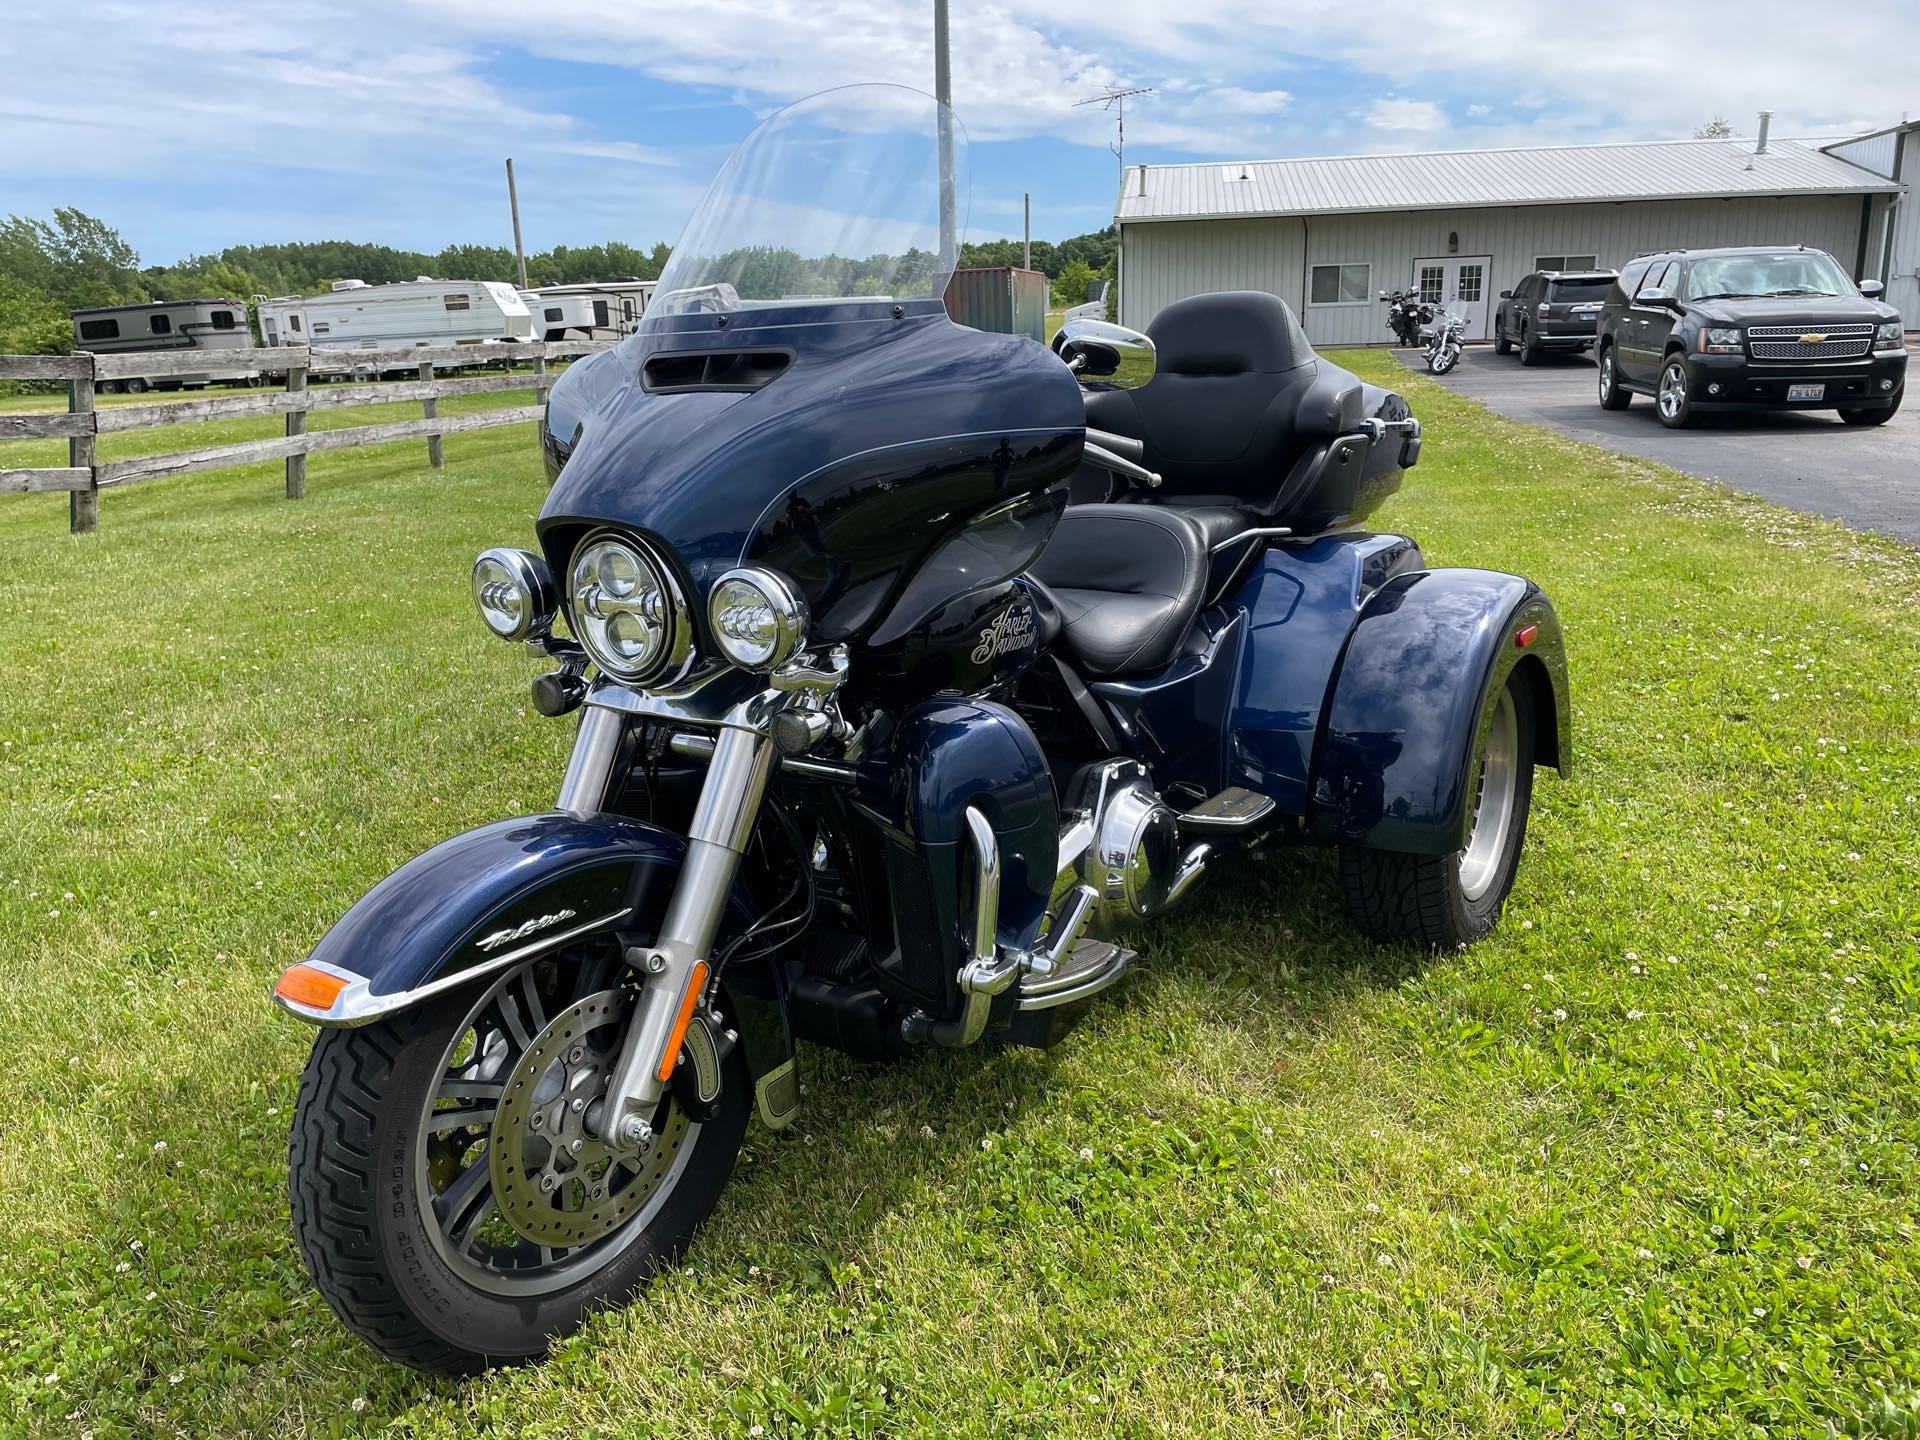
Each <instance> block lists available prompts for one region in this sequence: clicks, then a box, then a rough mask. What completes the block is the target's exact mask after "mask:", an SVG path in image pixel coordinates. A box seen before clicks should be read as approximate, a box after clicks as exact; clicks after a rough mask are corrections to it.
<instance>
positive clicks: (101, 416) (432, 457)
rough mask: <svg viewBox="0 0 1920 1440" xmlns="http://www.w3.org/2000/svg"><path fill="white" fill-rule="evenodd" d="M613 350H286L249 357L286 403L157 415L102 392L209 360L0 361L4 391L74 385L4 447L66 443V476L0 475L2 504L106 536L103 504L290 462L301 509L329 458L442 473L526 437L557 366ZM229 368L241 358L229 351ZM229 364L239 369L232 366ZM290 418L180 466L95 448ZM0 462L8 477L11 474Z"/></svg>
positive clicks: (247, 396)
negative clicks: (388, 458) (317, 463)
mask: <svg viewBox="0 0 1920 1440" xmlns="http://www.w3.org/2000/svg"><path fill="white" fill-rule="evenodd" d="M612 343H613V342H611V341H605V340H564V341H544V340H530V341H520V342H516V343H512V344H500V345H487V346H485V347H484V348H482V347H479V346H473V345H444V346H434V347H431V348H426V347H413V348H408V349H402V350H314V349H311V348H310V347H308V346H305V345H287V346H280V347H277V348H272V349H258V350H249V351H242V352H239V353H241V354H244V355H245V356H246V363H247V365H248V366H249V367H252V368H258V369H261V370H264V371H270V372H272V373H274V374H279V373H280V372H282V371H284V372H285V373H286V377H287V387H286V390H285V392H284V393H282V392H278V391H274V392H269V393H265V394H261V393H258V392H252V391H240V392H238V393H234V394H223V395H216V396H212V397H209V398H207V399H199V400H164V401H160V402H159V403H156V404H149V405H114V406H109V407H108V408H106V409H98V408H96V407H95V404H94V396H95V390H96V386H97V385H98V384H99V382H101V381H102V380H118V379H123V378H125V377H127V376H132V375H140V376H148V377H151V376H156V375H161V376H164V375H192V374H200V373H204V372H205V371H206V370H207V368H208V363H209V362H208V356H207V352H205V351H198V350H189V351H184V352H173V351H137V352H133V353H129V354H120V355H0V380H64V381H66V382H67V410H66V413H65V414H59V413H52V414H22V415H0V440H46V439H62V440H65V441H66V442H67V463H66V464H65V465H63V466H57V467H40V468H34V469H15V470H8V469H4V468H0V495H9V494H14V495H18V494H32V493H41V492H46V491H59V490H64V491H67V492H68V494H69V496H70V497H71V500H70V509H69V523H70V527H71V529H72V530H73V532H74V533H75V534H80V533H82V532H85V531H89V530H93V529H96V528H98V526H99V524H100V492H101V491H102V490H106V489H110V488H112V487H115V486H119V485H130V484H133V483H134V482H135V481H139V480H152V479H154V478H156V477H157V476H161V475H187V474H191V473H193V472H194V471H197V470H219V469H224V468H226V467H228V466H231V465H252V464H257V463H258V462H260V461H263V460H284V461H285V462H286V478H287V498H288V499H289V500H299V499H301V498H303V497H304V496H305V495H306V493H307V456H309V455H311V454H314V453H316V452H318V451H323V450H345V449H350V448H352V447H354V446H358V445H383V444H386V443H388V442H390V441H394V440H413V439H419V438H422V437H424V438H425V439H426V442H427V461H428V463H429V464H431V465H432V466H434V467H435V468H436V469H437V468H439V467H440V466H442V465H444V464H445V463H446V459H445V453H444V448H443V446H442V443H441V442H442V437H443V436H446V435H451V434H457V433H458V432H460V431H464V430H484V429H488V428H490V427H492V426H495V425H515V424H520V423H522V422H524V421H528V420H536V419H538V418H539V416H540V412H541V407H542V406H543V405H544V404H545V403H546V398H547V390H548V388H549V387H550V386H551V385H552V384H553V380H554V377H553V376H552V375H550V374H549V373H548V371H547V362H548V361H549V360H558V359H565V358H569V357H572V356H578V355H585V354H589V353H591V352H593V351H596V350H604V349H606V348H608V346H609V345H610V344H612ZM220 353H221V358H222V359H223V360H226V357H228V356H229V355H231V354H232V353H233V352H229V351H222V352H220ZM526 360H530V361H532V362H533V374H532V375H531V376H527V375H514V374H512V373H507V374H501V375H479V376H472V375H466V376H448V377H445V378H436V377H435V374H434V371H435V368H436V367H439V368H442V369H455V368H458V369H462V370H468V369H472V368H474V367H476V366H483V365H484V366H492V365H496V364H500V363H502V362H508V363H511V362H516V361H526ZM228 363H231V362H230V361H229V362H228ZM397 370H410V371H413V372H414V373H415V374H417V375H418V377H419V378H418V379H414V380H400V381H387V382H383V383H378V384H346V385H329V386H327V387H326V388H325V389H323V390H309V389H308V388H307V380H308V378H309V377H310V376H313V375H339V374H345V375H348V376H349V377H351V376H352V375H354V374H356V373H364V372H367V371H373V372H375V373H379V372H392V371H397ZM529 388H531V389H532V390H533V391H534V398H535V401H536V403H534V404H532V405H514V406H508V407H506V408H504V409H499V410H478V411H474V412H472V413H470V414H465V415H441V414H439V413H438V410H439V401H440V400H442V399H443V398H446V397H448V396H453V395H483V394H487V393H489V392H491V391H497V390H526V389H529ZM412 400H418V401H421V402H423V409H424V410H425V412H426V415H425V418H424V419H420V420H395V421H389V422H385V423H382V424H370V425H353V426H343V427H340V428H338V429H332V430H317V431H313V432H309V431H308V430H307V416H308V415H309V414H310V413H312V412H313V411H315V410H333V409H339V408H342V407H346V406H356V405H391V404H396V403H399V402H403V401H412ZM266 415H280V416H284V417H285V420H286V434H285V436H284V438H279V439H267V440H245V441H241V442H239V443H237V444H230V445H206V446H202V447H200V448H199V449H195V450H182V451H179V452H177V453H174V454H169V455H143V456H140V457H139V458H137V459H131V460H110V461H106V462H104V463H103V462H101V461H100V460H99V459H98V457H97V456H96V454H95V441H96V439H97V438H98V437H99V436H101V435H109V434H113V433H115V432H117V431H121V430H144V429H150V428H153V427H155V426H161V425H191V424H197V423H199V422H201V421H206V420H231V419H238V418H242V417H247V416H266ZM4 463H5V462H4V459H0V465H4Z"/></svg>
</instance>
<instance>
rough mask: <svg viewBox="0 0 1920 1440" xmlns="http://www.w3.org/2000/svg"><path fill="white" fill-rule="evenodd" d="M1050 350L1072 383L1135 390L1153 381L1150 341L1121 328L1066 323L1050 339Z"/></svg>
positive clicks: (1102, 323)
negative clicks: (1061, 364)
mask: <svg viewBox="0 0 1920 1440" xmlns="http://www.w3.org/2000/svg"><path fill="white" fill-rule="evenodd" d="M1053 349H1054V353H1055V354H1056V355H1058V356H1059V357H1060V358H1061V359H1062V360H1064V361H1066V362H1067V368H1068V369H1069V370H1071V371H1073V374H1074V378H1075V379H1076V380H1079V381H1082V382H1083V383H1084V382H1087V381H1097V382H1099V388H1101V389H1103V390H1108V389H1110V390H1138V389H1139V388H1140V387H1141V386H1142V385H1144V384H1146V383H1147V382H1148V381H1149V380H1151V379H1153V372H1154V367H1155V358H1154V349H1153V341H1151V340H1149V339H1148V338H1147V337H1146V336H1145V335H1142V334H1141V333H1140V332H1139V331H1138V330H1129V329H1127V327H1126V326H1124V325H1111V324H1109V323H1107V322H1106V321H1105V320H1087V319H1075V320H1069V321H1067V322H1066V324H1064V325H1062V326H1061V327H1060V333H1059V334H1057V335H1055V336H1054V337H1053Z"/></svg>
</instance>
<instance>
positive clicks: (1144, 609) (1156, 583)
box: [1030, 504, 1207, 679]
mask: <svg viewBox="0 0 1920 1440" xmlns="http://www.w3.org/2000/svg"><path fill="white" fill-rule="evenodd" d="M1030 575H1031V578H1033V579H1035V580H1038V581H1039V582H1040V584H1041V586H1042V587H1043V588H1044V590H1045V592H1046V594H1047V595H1048V596H1049V597H1051V599H1052V600H1053V603H1054V606H1055V608H1056V609H1057V610H1058V612H1059V617H1060V632H1059V640H1060V644H1061V645H1062V647H1063V648H1064V649H1065V651H1066V653H1067V655H1068V657H1069V658H1070V659H1071V660H1072V661H1073V662H1074V665H1075V667H1076V668H1077V669H1078V670H1079V671H1080V673H1081V674H1082V675H1085V676H1088V677H1090V678H1093V679H1111V678H1118V677H1122V676H1127V675H1147V674H1152V673H1153V672H1155V671H1158V670H1163V669H1165V668H1166V667H1167V665H1168V664H1170V663H1171V662H1172V660H1173V658H1174V656H1175V655H1177V654H1178V653H1179V650H1180V644H1181V642H1182V641H1183V640H1185V639H1186V636H1187V631H1188V629H1189V628H1191V626H1192V625H1193V617H1194V616H1195V615H1196V614H1198V613H1199V610H1200V600H1201V596H1202V594H1203V593H1204V591H1205V588H1206V583H1207V545H1206V543H1205V541H1204V540H1203V538H1202V535H1201V530H1200V527H1199V526H1198V525H1196V524H1194V522H1193V521H1192V520H1190V519H1188V518H1187V517H1186V515H1185V514H1183V513H1182V512H1180V511H1177V510H1169V509H1164V508H1162V507H1159V506H1153V505H1107V504H1098V505H1073V506H1069V507H1068V508H1067V510H1066V512H1065V513H1064V514H1063V515H1062V516H1061V517H1060V524H1059V526H1058V528H1056V529H1055V530H1054V532H1053V538H1052V539H1051V540H1049V541H1048V542H1047V548H1046V550H1045V551H1044V552H1043V553H1042V554H1041V556H1040V559H1039V561H1038V563H1036V564H1035V565H1034V567H1033V569H1032V570H1031V572H1030Z"/></svg>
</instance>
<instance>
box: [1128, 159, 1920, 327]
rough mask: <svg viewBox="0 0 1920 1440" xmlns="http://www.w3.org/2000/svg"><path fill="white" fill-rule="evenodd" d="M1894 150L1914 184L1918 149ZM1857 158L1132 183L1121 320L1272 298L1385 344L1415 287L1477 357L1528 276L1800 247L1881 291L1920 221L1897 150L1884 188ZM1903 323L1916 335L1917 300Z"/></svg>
mask: <svg viewBox="0 0 1920 1440" xmlns="http://www.w3.org/2000/svg"><path fill="white" fill-rule="evenodd" d="M1911 128H1912V129H1920V126H1915V127H1911ZM1888 133H1890V134H1894V136H1895V140H1896V141H1905V142H1906V144H1907V149H1906V151H1905V152H1904V153H1905V156H1906V160H1905V169H1906V172H1907V174H1908V176H1909V177H1910V178H1911V177H1914V176H1915V175H1916V174H1920V145H1916V144H1915V143H1914V142H1915V141H1916V139H1917V138H1920V137H1916V136H1914V135H1913V134H1911V133H1909V132H1908V131H1907V130H1904V129H1903V130H1902V131H1900V132H1898V133H1896V132H1888ZM1867 138H1868V139H1872V140H1875V143H1879V140H1878V138H1877V137H1867ZM1864 143H1866V141H1865V140H1862V141H1854V142H1845V143H1844V144H1843V145H1841V146H1836V147H1828V148H1826V149H1822V148H1820V147H1817V146H1814V145H1809V144H1806V143H1803V142H1799V141H1792V140H1775V141H1773V142H1772V143H1771V144H1769V143H1768V141H1767V139H1766V132H1765V127H1764V124H1763V126H1762V129H1761V134H1760V137H1759V138H1758V139H1757V140H1739V139H1729V140H1682V141H1668V142H1658V143H1649V144H1627V145H1619V144H1616V145H1573V146H1559V147H1554V148H1550V149H1536V150H1463V151H1451V152H1444V153H1438V154H1429V155H1360V156H1348V157H1340V158H1332V159H1319V160H1264V161H1250V162H1246V163H1243V164H1241V163H1236V164H1224V165H1223V164H1204V165H1132V166H1129V167H1127V170H1126V172H1125V175H1124V177H1123V184H1122V188H1121V194H1120V202H1119V208H1118V213H1117V215H1116V217H1115V218H1116V220H1117V222H1118V224H1119V227H1120V310H1119V318H1120V321H1121V323H1122V324H1125V325H1131V326H1134V327H1135V328H1138V329H1144V328H1145V327H1146V325H1147V323H1148V322H1149V321H1151V320H1152V319H1153V317H1154V316H1155V315H1156V314H1157V313H1158V312H1159V311H1160V309H1161V308H1162V307H1163V306H1165V305H1167V304H1169V303H1171V302H1172V301H1174V300H1178V299H1180V298H1182V297H1183V296H1187V295H1197V294H1203V293H1205V292H1207V291H1210V290H1266V291H1270V292H1272V293H1273V294H1275V295H1278V296H1280V298H1281V299H1283V300H1285V301H1286V302H1287V303H1288V304H1289V305H1290V306H1292V307H1293V309H1294V310H1295V311H1296V313H1298V315H1299V316H1300V319H1301V321H1302V322H1303V323H1304V325H1305V326H1306V330H1307V333H1308V335H1309V336H1311V337H1312V338H1313V340H1314V341H1315V342H1317V343H1320V344H1325V345H1367V344H1382V343H1385V342H1386V341H1387V340H1388V338H1389V337H1388V333H1387V328H1386V313H1385V310H1384V308H1383V307H1382V306H1381V305H1380V303H1379V301H1378V299H1377V298H1376V297H1377V295H1378V292H1379V291H1381V290H1391V289H1397V288H1399V287H1401V286H1403V285H1407V286H1413V287H1416V288H1418V289H1419V290H1420V291H1421V293H1422V295H1423V297H1424V298H1427V299H1429V300H1442V299H1445V300H1456V299H1457V302H1458V303H1457V306H1456V308H1458V309H1459V310H1461V311H1463V312H1464V313H1465V314H1466V316H1467V322H1468V331H1467V333H1468V337H1469V338H1470V339H1485V338H1487V336H1488V334H1489V333H1490V326H1491V324H1492V316H1493V309H1494V306H1495V305H1496V304H1497V303H1498V297H1499V294H1500V292H1501V291H1502V290H1507V289H1511V288H1512V287H1513V286H1514V284H1515V283H1516V282H1518V281H1519V279H1520V277H1521V276H1523V275H1525V274H1526V273H1527V272H1528V271H1530V270H1535V269H1566V270H1575V269H1588V268H1592V267H1596V266H1599V267H1606V268H1617V267H1619V266H1621V265H1623V264H1625V263H1626V262H1627V261H1628V260H1630V259H1632V258H1633V257H1634V256H1635V255H1638V254H1644V253H1645V252H1647V251H1649V250H1660V249H1667V248H1670V247H1681V246H1684V247H1687V248H1692V249H1700V248H1705V247H1708V246H1713V245H1777V244H1785V245H1794V244H1805V245H1809V246H1814V247H1817V248H1819V249H1822V250H1826V251H1828V252H1830V253H1831V254H1832V255H1833V256H1834V257H1835V258H1836V259H1838V260H1839V261H1840V263H1841V264H1842V265H1843V266H1845V267H1846V268H1847V269H1848V270H1849V271H1850V272H1852V273H1853V275H1854V276H1855V277H1856V278H1872V277H1878V276H1880V275H1881V274H1882V266H1883V265H1884V264H1885V263H1886V257H1887V255H1888V254H1889V253H1890V247H1891V246H1893V245H1894V243H1895V241H1896V240H1897V239H1898V237H1899V236H1900V235H1904V234H1909V233H1910V234H1911V235H1912V236H1913V240H1912V242H1911V243H1912V244H1913V245H1916V246H1920V216H1916V215H1915V214H1913V213H1912V212H1913V210H1914V208H1915V207H1914V206H1913V205H1911V204H1900V203H1898V202H1899V201H1901V200H1903V199H1905V198H1906V197H1905V195H1904V192H1905V190H1906V189H1907V184H1906V183H1903V181H1902V180H1900V179H1899V178H1896V176H1895V175H1894V174H1893V173H1892V172H1893V167H1894V157H1896V156H1899V155H1901V154H1902V152H1901V150H1900V148H1899V145H1898V144H1893V145H1887V144H1880V149H1881V150H1885V151H1887V152H1888V154H1887V156H1886V157H1885V164H1884V165H1883V166H1882V167H1881V168H1878V169H1876V168H1873V167H1872V166H1869V165H1868V164H1866V163H1863V162H1862V161H1860V160H1859V159H1858V158H1857V157H1855V156H1851V155H1849V156H1848V157H1847V158H1842V156H1841V155H1840V154H1839V153H1835V151H1836V150H1840V149H1845V148H1846V146H1847V145H1859V144H1864ZM1874 153H1875V155H1878V154H1879V151H1875V152H1874ZM1909 227H1911V228H1909ZM1903 253H1904V252H1903ZM1910 263H1911V264H1912V265H1915V266H1920V255H1914V256H1912V257H1911V261H1910ZM1893 303H1895V304H1900V305H1902V306H1903V313H1904V314H1905V315H1906V317H1907V323H1908V324H1909V325H1916V324H1920V301H1916V299H1915V298H1914V296H1913V290H1912V287H1911V286H1909V288H1908V290H1907V298H1906V299H1905V300H1904V301H1903V300H1901V299H1900V298H1899V297H1898V296H1895V297H1894V302H1893Z"/></svg>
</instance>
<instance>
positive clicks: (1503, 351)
mask: <svg viewBox="0 0 1920 1440" xmlns="http://www.w3.org/2000/svg"><path fill="white" fill-rule="evenodd" d="M1493 353H1494V354H1496V355H1510V354H1512V353H1513V342H1512V341H1511V340H1509V339H1507V327H1506V326H1505V325H1502V324H1501V323H1500V322H1499V321H1498V320H1496V321H1494V322H1493Z"/></svg>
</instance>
